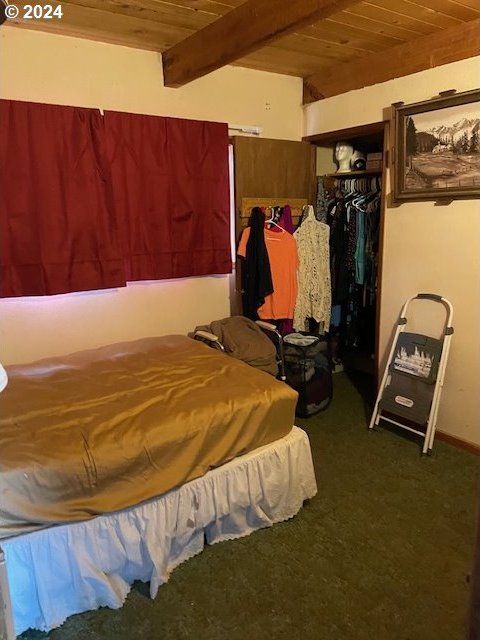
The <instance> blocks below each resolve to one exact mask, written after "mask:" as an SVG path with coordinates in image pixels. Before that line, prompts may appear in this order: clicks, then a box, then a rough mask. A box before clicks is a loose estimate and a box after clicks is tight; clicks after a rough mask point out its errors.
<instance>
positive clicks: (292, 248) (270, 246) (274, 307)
mask: <svg viewBox="0 0 480 640" xmlns="http://www.w3.org/2000/svg"><path fill="white" fill-rule="evenodd" d="M264 235H265V244H266V245H267V253H268V259H269V261H270V270H271V272H272V281H273V289H274V291H273V293H272V294H271V295H269V296H267V297H266V298H265V303H264V304H263V305H262V306H261V307H260V308H259V309H258V317H259V318H263V319H264V320H270V319H272V320H282V319H284V318H293V312H294V310H295V302H296V300H297V288H298V285H297V269H298V255H297V243H296V241H295V238H294V237H293V236H292V235H291V234H290V233H288V231H271V230H270V229H265V230H264ZM249 237H250V227H247V228H246V229H244V230H243V233H242V237H241V238H240V243H239V245H238V251H237V253H238V255H239V256H242V257H243V258H245V256H246V253H247V241H248V238H249Z"/></svg>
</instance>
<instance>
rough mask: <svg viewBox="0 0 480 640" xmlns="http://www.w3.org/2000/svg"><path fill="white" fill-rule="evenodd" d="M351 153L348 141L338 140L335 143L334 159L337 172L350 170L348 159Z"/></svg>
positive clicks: (351, 148)
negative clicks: (336, 164)
mask: <svg viewBox="0 0 480 640" xmlns="http://www.w3.org/2000/svg"><path fill="white" fill-rule="evenodd" d="M352 155H353V147H352V145H351V144H350V143H349V142H345V141H343V140H340V141H339V142H337V144H336V145H335V160H336V161H337V163H338V169H337V173H345V172H347V171H350V159H351V157H352Z"/></svg>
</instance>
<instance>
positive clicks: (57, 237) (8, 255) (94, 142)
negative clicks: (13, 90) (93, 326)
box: [0, 100, 125, 297]
mask: <svg viewBox="0 0 480 640" xmlns="http://www.w3.org/2000/svg"><path fill="white" fill-rule="evenodd" d="M0 123H1V135H0V295H1V296H2V297H7V296H25V295H46V294H56V293H65V292H69V291H80V290H89V289H102V288H106V287H117V286H122V285H124V284H125V277H124V266H123V260H122V257H121V255H120V252H119V248H118V243H117V240H116V238H117V233H116V226H115V220H114V216H113V213H114V212H113V208H112V205H113V198H112V194H111V191H110V183H109V176H108V171H107V169H106V165H105V162H104V159H103V152H102V146H103V144H104V143H103V141H102V137H103V122H102V117H101V115H100V114H99V112H98V111H96V110H93V109H80V108H76V107H60V106H55V105H44V104H33V103H28V102H17V101H11V100H0Z"/></svg>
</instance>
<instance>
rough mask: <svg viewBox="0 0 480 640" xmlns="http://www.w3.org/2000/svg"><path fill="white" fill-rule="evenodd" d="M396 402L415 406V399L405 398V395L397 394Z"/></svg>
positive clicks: (404, 405)
mask: <svg viewBox="0 0 480 640" xmlns="http://www.w3.org/2000/svg"><path fill="white" fill-rule="evenodd" d="M395 402H396V403H397V404H401V405H402V406H403V407H413V400H410V398H405V397H404V396H395Z"/></svg>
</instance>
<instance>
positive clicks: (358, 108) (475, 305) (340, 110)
mask: <svg viewBox="0 0 480 640" xmlns="http://www.w3.org/2000/svg"><path fill="white" fill-rule="evenodd" d="M478 86H480V58H479V57H477V58H472V59H469V60H464V61H460V62H455V63H452V64H448V65H445V66H442V67H437V68H435V69H431V70H428V71H423V72H421V73H417V74H413V75H411V76H407V77H405V78H398V79H396V80H392V81H389V82H385V83H382V84H379V85H375V86H372V87H367V88H365V89H360V90H356V91H351V92H349V93H346V94H343V95H340V96H335V97H333V98H329V99H327V100H322V101H319V102H315V103H313V104H311V105H309V106H307V107H306V108H305V121H304V124H305V135H312V134H316V133H321V132H327V131H336V130H339V129H344V128H349V127H353V126H358V125H362V124H368V123H372V122H379V121H381V120H383V110H384V109H385V108H387V107H389V106H390V105H391V104H392V103H394V102H399V101H403V102H405V103H407V104H408V103H411V102H416V101H420V100H425V99H428V98H430V97H433V96H435V95H437V94H438V93H439V92H440V91H444V90H447V89H451V88H455V89H457V91H466V90H469V89H475V88H477V87H478ZM389 191H390V179H389V176H388V177H387V192H389ZM422 291H426V292H433V293H439V294H441V295H443V296H444V297H446V298H448V299H449V300H450V301H451V302H452V303H453V305H454V310H455V317H454V327H455V335H454V337H453V340H452V348H451V352H450V358H449V362H448V366H447V374H446V379H445V387H444V392H443V396H442V400H441V405H440V412H439V417H438V428H439V429H440V430H442V431H445V432H447V433H450V434H452V435H454V436H457V437H459V438H461V439H463V440H466V441H469V442H473V443H476V444H479V445H480V394H479V391H478V390H479V384H480V383H479V381H480V338H479V330H478V325H479V318H480V204H479V201H478V200H456V201H454V202H453V203H452V204H450V205H449V206H444V207H438V206H434V203H433V202H415V203H407V204H402V205H401V206H400V207H397V208H388V207H387V210H386V212H385V245H384V264H383V278H382V304H381V322H380V348H381V352H382V353H383V354H384V353H385V350H386V349H387V347H388V346H389V342H390V340H391V334H392V330H393V326H394V323H395V321H396V319H397V317H398V314H399V311H400V308H401V306H402V304H403V302H404V301H405V300H406V299H407V298H408V297H409V296H412V295H415V294H416V293H418V292H422ZM425 304H426V305H427V308H426V313H427V318H428V322H427V323H423V326H422V325H420V323H419V322H418V320H417V324H416V326H417V327H418V329H419V330H421V331H426V330H428V329H429V328H430V326H433V320H434V318H433V316H434V311H433V310H434V308H435V304H434V303H428V302H427V303H425ZM423 308H425V307H423ZM413 311H414V317H415V318H416V319H418V318H420V312H421V309H420V308H418V306H417V307H416V308H415V309H413Z"/></svg>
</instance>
